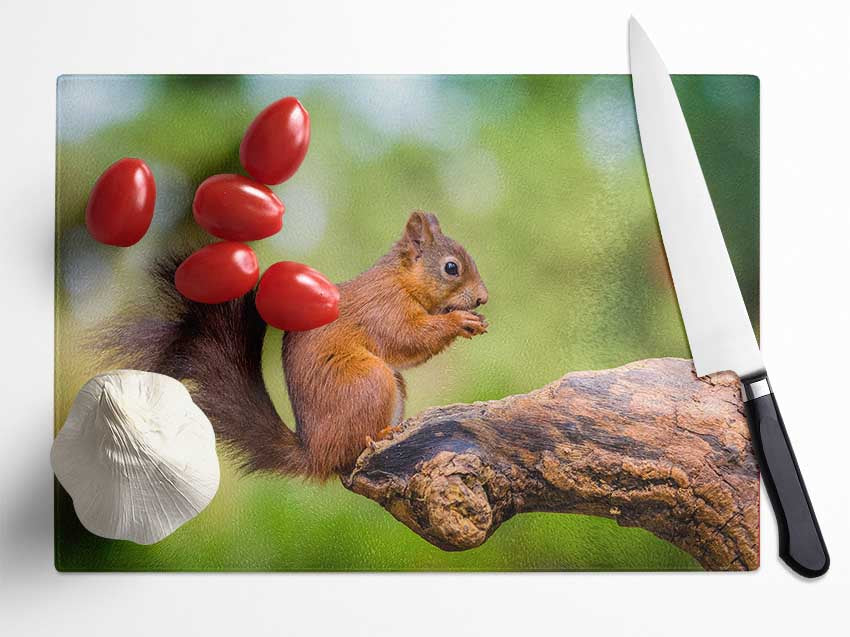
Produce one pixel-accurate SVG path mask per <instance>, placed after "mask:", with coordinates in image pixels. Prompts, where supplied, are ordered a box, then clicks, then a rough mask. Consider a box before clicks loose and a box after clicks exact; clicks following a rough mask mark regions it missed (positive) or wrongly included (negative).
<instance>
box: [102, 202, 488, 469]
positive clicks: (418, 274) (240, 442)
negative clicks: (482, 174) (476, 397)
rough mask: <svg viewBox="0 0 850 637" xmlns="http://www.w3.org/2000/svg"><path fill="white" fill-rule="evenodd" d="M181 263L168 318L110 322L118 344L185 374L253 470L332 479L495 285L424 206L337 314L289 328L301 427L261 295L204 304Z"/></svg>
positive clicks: (378, 433)
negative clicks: (275, 383) (279, 392)
mask: <svg viewBox="0 0 850 637" xmlns="http://www.w3.org/2000/svg"><path fill="white" fill-rule="evenodd" d="M179 263H180V260H178V259H171V260H169V261H168V262H163V263H160V264H159V265H158V266H157V268H156V269H155V272H154V275H155V278H156V280H157V282H158V292H157V294H158V299H157V304H158V305H159V306H161V307H163V308H164V309H165V315H166V316H165V317H163V318H153V319H134V320H129V321H127V322H126V323H124V324H121V325H118V326H117V327H114V328H112V330H111V333H110V334H109V335H108V341H109V343H111V349H112V350H113V352H115V353H118V354H120V355H121V357H122V359H123V360H124V361H126V362H129V363H131V364H133V365H134V366H135V367H136V368H137V369H143V370H147V371H153V372H158V373H161V374H167V375H169V376H173V377H175V378H178V379H180V380H183V381H185V382H186V384H187V385H188V386H189V388H190V391H191V393H192V396H193V398H194V400H195V402H196V403H197V404H198V406H199V407H200V408H201V409H202V410H203V411H204V413H206V415H207V417H208V418H209V419H210V421H211V422H212V424H213V428H214V429H215V431H216V435H217V437H218V439H219V441H221V442H224V443H226V444H227V445H228V446H229V447H230V448H232V449H233V450H234V451H236V452H237V453H239V454H240V455H241V456H242V458H243V466H244V468H245V469H247V470H248V471H271V472H277V473H280V474H284V475H300V476H305V477H308V478H314V479H318V480H326V479H328V478H329V477H331V476H334V475H337V474H346V473H348V472H349V471H350V470H351V469H352V468H353V466H354V463H355V461H356V460H357V457H358V456H359V455H360V454H361V453H362V451H363V450H364V449H365V448H366V446H367V445H368V444H369V441H370V440H377V439H380V438H382V437H385V436H386V435H388V434H389V433H390V432H392V431H393V430H394V429H395V427H396V426H397V425H398V424H399V423H400V421H401V419H402V415H403V411H404V400H405V385H404V380H403V378H402V376H401V371H402V370H404V369H408V368H411V367H415V366H417V365H421V364H422V363H424V362H425V361H427V360H428V359H430V358H431V357H432V356H434V355H436V354H438V353H439V352H441V351H443V350H444V349H445V348H446V347H448V346H449V345H450V344H451V343H452V342H453V341H454V340H455V339H456V338H457V337H458V336H462V337H464V338H472V337H473V336H475V335H478V334H483V333H485V332H486V331H487V326H488V325H487V321H486V320H485V319H484V317H483V316H481V315H480V314H478V313H476V312H474V311H473V309H474V308H476V307H478V306H480V305H483V304H484V303H486V302H487V298H488V295H487V288H486V286H485V285H484V282H483V281H482V279H481V275H480V274H479V273H478V268H477V267H476V265H475V261H473V259H472V257H471V256H469V254H468V253H467V251H466V250H465V249H464V248H463V246H461V245H460V244H459V243H458V242H456V241H454V240H452V239H450V238H449V237H447V236H446V235H444V234H443V232H442V230H441V229H440V224H439V222H438V221H437V217H436V216H434V215H433V214H429V213H425V212H419V211H417V212H414V213H413V214H411V215H410V218H409V219H408V221H407V224H406V227H405V229H404V233H403V235H402V237H401V239H399V240H398V241H397V242H396V243H395V244H394V245H393V246H392V247H391V248H390V250H389V252H387V254H385V255H384V256H382V257H381V258H380V259H379V260H378V261H377V262H376V263H375V264H374V265H373V266H372V267H371V268H369V269H368V270H366V271H365V272H363V273H362V274H360V275H359V276H357V277H356V278H354V279H352V280H350V281H346V282H345V283H342V284H341V285H340V286H339V292H340V300H339V318H337V319H336V320H335V321H334V322H332V323H329V324H328V325H325V326H322V327H320V328H317V329H314V330H310V331H305V332H287V333H285V334H284V337H283V354H282V358H283V368H284V375H285V378H286V385H287V389H288V392H289V398H290V402H291V404H292V410H293V412H294V414H295V421H296V422H295V431H292V430H291V429H289V428H288V427H287V426H286V425H285V424H284V423H283V422H282V420H281V419H280V417H279V416H278V414H277V411H276V410H275V407H274V405H273V404H272V401H271V398H270V397H269V395H268V393H267V392H266V389H265V385H264V381H263V377H262V369H261V367H262V360H261V359H262V348H263V339H264V336H265V331H266V325H265V323H264V322H263V320H262V319H261V318H260V316H259V314H258V313H257V311H256V309H255V307H254V293H253V292H250V293H248V294H247V295H245V296H244V297H242V298H240V299H237V300H235V301H230V302H228V303H221V304H217V305H205V304H201V303H194V302H192V301H189V300H187V299H185V298H184V297H182V296H181V295H180V294H179V293H178V292H177V291H176V290H175V288H174V283H173V280H174V279H173V277H174V271H175V270H176V267H177V265H179Z"/></svg>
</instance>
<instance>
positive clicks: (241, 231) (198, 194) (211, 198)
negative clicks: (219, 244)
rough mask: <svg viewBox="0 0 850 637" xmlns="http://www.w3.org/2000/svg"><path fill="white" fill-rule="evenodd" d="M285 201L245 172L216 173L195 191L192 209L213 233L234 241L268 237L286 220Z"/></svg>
mask: <svg viewBox="0 0 850 637" xmlns="http://www.w3.org/2000/svg"><path fill="white" fill-rule="evenodd" d="M283 211H284V208H283V202H282V201H281V200H280V199H278V198H277V195H275V194H274V193H273V192H272V191H271V190H269V189H268V188H266V187H265V186H264V185H262V184H258V183H257V182H256V181H253V180H252V179H248V178H247V177H243V176H241V175H215V176H213V177H210V178H209V179H206V180H205V181H204V182H203V183H202V184H201V185H200V186H198V189H197V190H196V191H195V200H194V201H193V202H192V213H193V214H194V215H195V221H197V222H198V225H200V226H201V227H202V228H203V229H204V230H206V231H207V232H209V233H210V234H211V235H213V236H216V237H219V238H221V239H230V240H231V241H256V240H257V239H265V238H266V237H270V236H271V235H273V234H274V233H275V232H277V231H278V230H280V227H281V225H282V224H283Z"/></svg>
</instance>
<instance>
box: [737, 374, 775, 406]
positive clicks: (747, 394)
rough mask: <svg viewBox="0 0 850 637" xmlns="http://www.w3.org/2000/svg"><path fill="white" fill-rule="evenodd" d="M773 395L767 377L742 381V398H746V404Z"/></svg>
mask: <svg viewBox="0 0 850 637" xmlns="http://www.w3.org/2000/svg"><path fill="white" fill-rule="evenodd" d="M772 393H773V390H772V389H771V388H770V381H768V380H767V376H762V377H761V378H756V379H750V378H748V379H743V378H742V379H741V396H743V397H744V402H745V403H748V402H750V401H751V400H755V399H756V398H761V397H762V396H767V395H768V394H772Z"/></svg>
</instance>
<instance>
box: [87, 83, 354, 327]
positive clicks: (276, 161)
mask: <svg viewBox="0 0 850 637" xmlns="http://www.w3.org/2000/svg"><path fill="white" fill-rule="evenodd" d="M309 144H310V116H309V114H308V113H307V111H306V110H304V107H303V106H301V103H300V102H299V101H298V100H297V99H295V98H294V97H285V98H283V99H281V100H278V101H277V102H274V103H273V104H271V105H269V106H267V107H266V108H265V109H264V110H263V111H262V112H260V114H259V115H257V117H256V118H255V119H254V121H253V122H251V125H250V126H249V127H248V130H247V131H246V132H245V136H244V137H243V138H242V144H241V146H240V147H239V159H240V160H241V162H242V166H243V167H244V168H245V170H246V171H247V172H248V174H249V175H250V176H251V177H253V179H249V178H248V177H243V176H241V175H214V176H212V177H210V178H208V179H206V180H205V181H204V182H203V183H202V184H201V185H200V186H199V187H198V189H197V191H196V192H195V199H194V201H193V203H192V213H193V215H194V217H195V221H197V223H198V225H200V226H201V227H202V228H204V230H206V231H207V232H209V233H210V234H211V235H213V236H215V237H218V238H219V239H223V241H219V242H218V243H213V244H211V245H208V246H205V247H203V248H201V249H200V250H198V251H197V252H195V253H194V254H192V255H191V256H189V257H188V258H187V259H186V260H185V261H184V262H183V263H182V264H180V267H179V268H178V269H177V272H176V274H175V277H174V284H175V286H176V287H177V289H178V290H179V292H180V293H181V294H182V295H183V296H185V297H186V298H188V299H190V300H192V301H196V302H198V303H224V302H226V301H230V300H233V299H236V298H239V297H240V296H242V295H244V294H246V293H247V292H249V291H250V290H251V289H253V288H254V286H255V285H257V281H258V280H259V287H258V288H257V294H256V300H255V302H256V306H257V311H258V312H259V313H260V316H262V317H263V320H265V321H266V323H268V324H269V325H272V326H274V327H277V328H279V329H282V330H309V329H313V328H315V327H319V326H321V325H325V324H326V323H330V322H331V321H333V320H335V319H336V318H337V316H338V315H339V291H338V290H337V288H336V286H334V285H333V283H331V282H330V281H328V279H327V278H325V276H324V275H322V274H321V273H320V272H317V271H316V270H314V269H312V268H310V267H309V266H306V265H304V264H301V263H295V262H293V261H281V262H278V263H275V264H274V265H272V266H271V267H269V268H268V269H267V270H266V271H265V273H264V274H263V276H262V278H260V270H259V263H258V261H257V255H256V254H254V251H253V250H252V249H251V248H250V246H248V245H246V244H245V243H243V242H245V241H256V240H259V239H264V238H266V237H269V236H271V235H273V234H275V233H276V232H278V231H279V230H280V229H281V227H282V225H283V213H284V205H283V202H282V201H281V200H280V199H278V197H277V195H275V194H274V192H272V191H271V190H270V189H269V188H268V187H267V186H266V185H265V184H280V183H282V182H284V181H286V180H287V179H289V178H290V177H291V176H292V175H293V174H295V171H296V170H298V167H299V166H300V165H301V162H302V161H303V160H304V156H305V155H306V154H307V147H308V146H309ZM155 199H156V184H155V182H154V178H153V174H152V173H151V171H150V168H148V166H147V164H145V162H144V161H142V160H141V159H131V158H125V159H121V160H119V161H117V162H116V163H114V164H113V165H112V166H110V167H109V168H108V169H107V170H106V171H105V172H104V173H103V174H102V175H101V176H100V178H99V179H98V180H97V182H96V183H95V185H94V188H93V189H92V192H91V195H90V196H89V202H88V206H87V207H86V226H87V227H88V229H89V232H90V233H91V234H92V236H93V237H94V238H95V239H97V240H98V241H100V242H102V243H106V244H109V245H115V246H124V247H126V246H130V245H133V244H134V243H136V242H137V241H139V240H140V239H141V238H142V237H143V236H144V235H145V233H146V232H147V230H148V227H149V226H150V223H151V220H152V218H153V213H154V201H155Z"/></svg>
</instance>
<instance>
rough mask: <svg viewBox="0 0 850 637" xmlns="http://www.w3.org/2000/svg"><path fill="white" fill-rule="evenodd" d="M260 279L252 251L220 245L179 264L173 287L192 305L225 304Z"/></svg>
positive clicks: (230, 244)
mask: <svg viewBox="0 0 850 637" xmlns="http://www.w3.org/2000/svg"><path fill="white" fill-rule="evenodd" d="M259 276H260V266H259V264H258V263H257V255H256V254H254V251H253V250H252V249H251V248H249V247H248V246H246V245H245V244H244V243H237V242H235V241H222V242H220V243H213V244H212V245H208V246H204V247H203V248H201V249H200V250H198V251H197V252H195V253H194V254H192V255H191V256H189V258H188V259H186V260H185V261H184V262H183V263H181V264H180V267H179V268H177V272H175V273H174V285H175V286H176V287H177V290H178V291H179V292H180V294H182V295H183V296H185V297H186V298H187V299H189V300H191V301H197V302H198V303H224V302H225V301H230V300H233V299H237V298H239V297H240V296H242V295H243V294H245V293H246V292H248V291H249V290H250V289H251V288H252V287H254V285H256V283H257V279H258V278H259Z"/></svg>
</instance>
